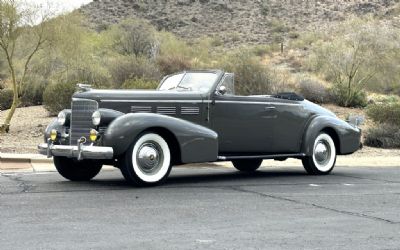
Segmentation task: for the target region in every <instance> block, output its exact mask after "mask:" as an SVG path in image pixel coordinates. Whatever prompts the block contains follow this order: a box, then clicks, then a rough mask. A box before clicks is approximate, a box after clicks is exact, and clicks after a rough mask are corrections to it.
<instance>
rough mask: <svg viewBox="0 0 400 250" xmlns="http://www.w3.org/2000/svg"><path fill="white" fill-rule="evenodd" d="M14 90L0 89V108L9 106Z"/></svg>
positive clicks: (4, 108) (3, 108)
mask: <svg viewBox="0 0 400 250" xmlns="http://www.w3.org/2000/svg"><path fill="white" fill-rule="evenodd" d="M13 97H14V92H13V91H12V90H11V89H2V90H0V110H6V109H9V108H11V104H12V102H13Z"/></svg>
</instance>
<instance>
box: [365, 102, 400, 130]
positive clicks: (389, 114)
mask: <svg viewBox="0 0 400 250" xmlns="http://www.w3.org/2000/svg"><path fill="white" fill-rule="evenodd" d="M367 115H368V117H370V118H371V119H372V120H373V121H374V122H376V123H381V124H383V123H386V124H391V125H394V126H397V127H399V128H400V102H397V103H388V104H374V105H370V106H369V107H368V109H367Z"/></svg>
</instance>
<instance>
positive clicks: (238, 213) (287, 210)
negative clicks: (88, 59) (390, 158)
mask: <svg viewBox="0 0 400 250" xmlns="http://www.w3.org/2000/svg"><path fill="white" fill-rule="evenodd" d="M0 192H1V195H0V215H1V222H0V246H1V249H124V248H125V249H192V248H195V249H268V248H270V249H327V248H330V249H400V239H399V238H400V167H399V168H396V167H373V168H367V167H363V168H361V167H360V168H357V167H351V168H350V167H337V168H336V169H335V171H334V172H333V174H332V175H329V176H308V175H305V173H304V171H303V169H301V168H298V167H279V168H270V167H269V168H263V169H261V171H259V172H257V173H255V174H243V173H239V172H236V171H235V170H234V169H230V168H225V167H197V168H195V167H191V166H187V167H178V168H175V169H173V171H172V174H171V177H170V178H169V181H168V183H166V184H165V185H163V186H160V187H155V188H145V189H143V188H142V189H139V188H134V187H130V186H127V185H126V184H125V182H124V181H123V179H122V177H121V175H120V173H119V172H118V171H116V170H115V171H103V172H102V173H101V174H100V175H99V176H98V177H97V178H96V179H95V180H93V181H92V182H85V183H72V182H68V181H65V180H64V179H62V178H61V177H60V176H58V174H56V173H46V172H44V173H25V174H24V173H19V174H13V173H3V174H2V175H1V177H0Z"/></svg>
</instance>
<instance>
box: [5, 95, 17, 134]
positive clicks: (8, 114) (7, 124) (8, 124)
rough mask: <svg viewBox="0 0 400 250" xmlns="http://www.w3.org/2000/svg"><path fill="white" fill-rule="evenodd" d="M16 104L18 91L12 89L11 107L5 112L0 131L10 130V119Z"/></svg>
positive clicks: (6, 131)
mask: <svg viewBox="0 0 400 250" xmlns="http://www.w3.org/2000/svg"><path fill="white" fill-rule="evenodd" d="M18 105H19V97H18V93H17V92H16V91H15V90H14V99H13V102H12V105H11V108H10V110H9V111H8V113H7V117H6V119H5V121H4V123H3V124H2V125H1V126H0V133H8V132H9V131H10V123H11V119H12V117H13V115H14V113H15V110H16V109H17V107H18Z"/></svg>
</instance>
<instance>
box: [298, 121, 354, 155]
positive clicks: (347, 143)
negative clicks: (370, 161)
mask: <svg viewBox="0 0 400 250" xmlns="http://www.w3.org/2000/svg"><path fill="white" fill-rule="evenodd" d="M321 131H327V132H333V133H334V135H331V136H333V137H335V138H333V139H334V140H335V143H337V144H338V148H337V153H338V154H339V155H344V154H351V153H353V152H355V151H357V150H358V149H359V147H360V139H361V131H360V130H359V129H358V128H355V127H353V126H351V125H350V124H348V123H347V122H345V121H343V120H340V119H338V118H337V117H333V116H316V117H314V118H313V119H312V120H311V121H310V122H309V125H308V127H307V129H306V132H305V134H304V136H303V141H302V151H301V152H302V153H305V154H306V155H312V153H313V146H314V140H315V138H316V137H317V136H318V134H319V133H320V132H321Z"/></svg>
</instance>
